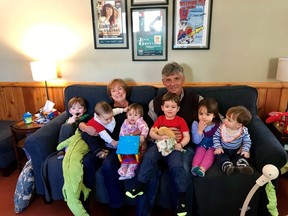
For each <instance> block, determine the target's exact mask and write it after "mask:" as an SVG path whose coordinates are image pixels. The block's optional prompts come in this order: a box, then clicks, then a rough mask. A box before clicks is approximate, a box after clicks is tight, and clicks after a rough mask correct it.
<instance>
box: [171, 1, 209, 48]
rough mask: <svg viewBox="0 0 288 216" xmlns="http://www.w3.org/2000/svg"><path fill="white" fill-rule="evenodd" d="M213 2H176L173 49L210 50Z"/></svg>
mask: <svg viewBox="0 0 288 216" xmlns="http://www.w3.org/2000/svg"><path fill="white" fill-rule="evenodd" d="M211 17H212V0H174V13H173V39H172V49H210V29H211Z"/></svg>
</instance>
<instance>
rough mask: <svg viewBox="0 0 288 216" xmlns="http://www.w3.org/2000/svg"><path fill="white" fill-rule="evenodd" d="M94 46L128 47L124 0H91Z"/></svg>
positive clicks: (100, 47)
mask: <svg viewBox="0 0 288 216" xmlns="http://www.w3.org/2000/svg"><path fill="white" fill-rule="evenodd" d="M91 8H92V21H93V34H94V48H95V49H128V48H129V43H128V32H127V31H128V30H127V3H126V1H125V0H115V1H101V0H91Z"/></svg>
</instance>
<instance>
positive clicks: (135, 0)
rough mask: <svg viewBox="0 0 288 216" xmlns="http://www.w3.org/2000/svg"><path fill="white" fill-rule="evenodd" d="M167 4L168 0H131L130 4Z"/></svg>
mask: <svg viewBox="0 0 288 216" xmlns="http://www.w3.org/2000/svg"><path fill="white" fill-rule="evenodd" d="M154 4H157V5H167V4H168V0H131V5H132V6H140V5H154Z"/></svg>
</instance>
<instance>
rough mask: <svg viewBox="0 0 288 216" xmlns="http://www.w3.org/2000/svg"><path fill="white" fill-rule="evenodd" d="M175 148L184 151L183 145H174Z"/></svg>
mask: <svg viewBox="0 0 288 216" xmlns="http://www.w3.org/2000/svg"><path fill="white" fill-rule="evenodd" d="M174 148H175V149H176V150H178V151H182V150H183V148H182V145H181V144H180V143H176V144H175V145H174Z"/></svg>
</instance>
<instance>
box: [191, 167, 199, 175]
mask: <svg viewBox="0 0 288 216" xmlns="http://www.w3.org/2000/svg"><path fill="white" fill-rule="evenodd" d="M197 170H199V167H198V166H192V168H191V173H192V175H193V176H197Z"/></svg>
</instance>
